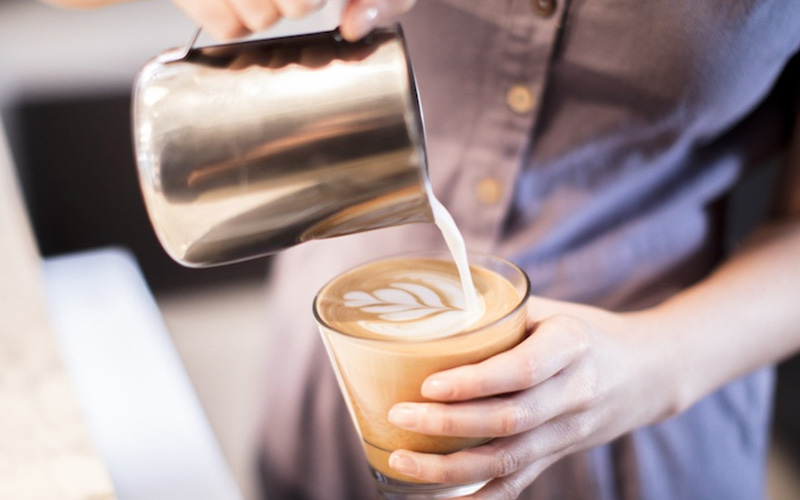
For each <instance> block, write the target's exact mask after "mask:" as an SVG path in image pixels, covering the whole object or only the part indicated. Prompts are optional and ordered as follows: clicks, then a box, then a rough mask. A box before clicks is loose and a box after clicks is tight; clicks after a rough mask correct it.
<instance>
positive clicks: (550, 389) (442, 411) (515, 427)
mask: <svg viewBox="0 0 800 500" xmlns="http://www.w3.org/2000/svg"><path fill="white" fill-rule="evenodd" d="M569 383H570V381H569V379H568V377H566V376H563V375H557V376H555V377H553V378H551V379H550V380H548V381H547V382H545V383H543V384H540V385H538V386H536V387H534V388H533V389H530V390H528V391H523V392H518V393H516V394H514V395H512V396H507V397H496V398H488V399H482V400H478V401H469V402H464V403H448V404H442V403H400V404H397V405H395V406H393V407H392V409H391V410H390V411H389V416H388V418H389V422H391V423H392V424H393V425H395V426H397V427H401V428H403V429H407V430H411V431H414V432H419V433H422V434H431V435H437V436H461V437H498V436H511V435H514V434H519V433H521V432H525V431H528V430H530V429H533V428H534V427H538V426H539V425H542V424H544V423H545V422H547V421H548V420H550V419H552V418H554V417H556V416H558V415H563V414H565V413H569V412H572V411H574V410H576V409H578V408H580V400H576V398H572V397H570V395H571V393H572V392H574V391H572V390H571V388H570V387H569Z"/></svg>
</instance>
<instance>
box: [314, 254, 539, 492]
mask: <svg viewBox="0 0 800 500" xmlns="http://www.w3.org/2000/svg"><path fill="white" fill-rule="evenodd" d="M470 263H471V264H472V265H471V266H470V274H471V277H472V280H473V282H474V286H475V290H476V292H477V301H476V302H477V304H473V305H472V307H470V308H467V307H466V303H465V298H464V297H465V296H464V293H463V289H462V286H461V283H462V282H461V279H460V278H459V273H458V270H457V269H456V266H455V265H454V264H453V263H452V262H451V261H449V260H445V259H438V258H426V257H403V258H395V259H387V260H382V261H377V262H372V263H369V264H365V265H363V266H361V267H358V268H356V269H353V270H351V271H348V272H346V273H344V274H342V275H340V276H339V277H337V278H335V279H334V280H333V281H331V282H330V283H328V284H327V285H326V286H325V287H323V288H322V290H320V292H319V294H318V295H317V298H316V300H315V304H314V311H315V314H316V318H317V322H318V323H319V326H320V331H321V333H322V337H323V340H324V341H325V345H326V347H327V349H328V352H329V354H330V356H331V360H332V361H333V365H334V368H335V371H336V373H337V377H338V379H339V384H340V386H341V388H342V391H343V393H344V395H345V399H346V401H347V404H348V408H349V410H350V413H351V416H352V417H353V419H354V421H355V423H356V427H357V428H358V430H359V432H360V434H361V437H362V439H363V441H364V448H365V451H366V454H367V459H368V461H369V463H370V466H371V467H372V469H373V471H374V472H375V473H376V474H378V475H382V476H385V477H389V478H393V479H396V480H400V481H406V482H414V481H415V480H414V479H412V478H410V477H407V476H403V475H402V474H398V473H397V472H395V471H394V470H392V469H391V468H390V467H389V466H388V457H389V455H390V454H391V452H392V451H393V450H395V449H398V448H404V449H411V450H416V451H424V452H429V453H450V452H453V451H457V450H459V449H463V448H467V447H471V446H475V445H477V444H480V443H482V442H485V441H486V440H487V439H489V438H490V437H491V436H486V437H485V438H461V437H442V436H428V435H424V434H419V433H414V432H409V431H405V430H402V429H399V428H397V427H394V426H393V425H391V424H390V423H389V422H388V420H387V415H388V413H389V409H390V408H391V407H392V406H393V405H394V404H396V403H399V402H403V401H424V400H425V399H424V398H423V397H422V395H421V393H420V389H421V387H422V382H423V381H424V380H425V378H426V377H427V376H428V375H431V374H432V373H435V372H437V371H441V370H445V369H448V368H453V367H456V366H461V365H466V364H470V363H476V362H479V361H482V360H484V359H486V358H488V357H490V356H492V355H494V354H497V353H499V352H502V351H504V350H507V349H509V348H511V347H513V346H514V345H516V344H517V343H519V342H520V341H521V340H522V339H523V338H524V336H525V331H526V330H525V307H524V305H523V303H524V300H525V298H526V297H527V293H528V282H527V278H526V277H525V275H524V274H523V273H522V272H521V271H519V270H518V269H517V268H516V267H514V266H513V265H512V264H510V263H508V262H506V261H503V260H501V259H496V258H493V257H488V256H471V257H470Z"/></svg>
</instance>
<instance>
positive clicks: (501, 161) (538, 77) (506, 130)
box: [452, 0, 559, 251]
mask: <svg viewBox="0 0 800 500" xmlns="http://www.w3.org/2000/svg"><path fill="white" fill-rule="evenodd" d="M529 2H530V0H515V1H513V2H512V4H513V5H514V9H513V10H514V12H513V13H512V14H510V15H509V17H508V18H507V20H508V24H507V25H506V26H504V27H503V30H504V31H503V33H502V34H500V35H499V36H500V37H501V38H499V39H498V47H497V54H496V56H497V59H496V62H495V65H494V67H492V68H486V71H487V75H488V76H487V83H486V87H485V94H484V95H485V96H486V99H487V101H486V104H485V106H484V110H483V111H482V113H481V115H480V117H479V119H478V122H477V123H476V125H475V129H474V131H473V134H472V138H473V140H471V141H470V143H469V145H468V148H467V150H466V151H465V155H464V159H463V161H462V166H463V167H462V170H461V175H460V177H459V180H458V184H457V187H456V191H457V192H459V193H461V195H459V196H457V197H455V198H454V199H453V200H452V201H453V203H452V204H453V208H454V210H453V212H454V214H459V215H461V217H459V216H458V215H456V217H457V220H458V223H459V226H460V227H462V230H463V231H464V232H465V233H466V234H467V236H468V238H469V241H470V245H471V247H472V248H475V249H476V250H480V251H489V250H490V249H491V248H493V246H494V245H495V244H496V242H497V238H498V237H499V236H500V231H501V230H502V226H503V221H504V220H505V218H506V216H507V213H508V210H509V207H510V206H511V203H512V199H513V185H514V180H515V179H516V177H517V175H518V173H519V170H520V168H521V162H522V157H523V155H524V154H525V151H526V150H527V144H528V141H529V138H530V136H531V134H532V130H533V127H534V124H535V121H536V118H537V115H538V109H539V106H538V104H539V98H540V95H541V92H542V90H543V88H544V81H545V78H546V75H547V69H548V66H549V58H550V55H551V52H552V48H553V45H554V42H555V40H556V37H557V35H558V31H559V22H558V19H557V18H555V17H554V18H553V19H548V20H546V21H543V20H542V19H541V18H539V17H538V16H533V15H531V10H530V3H529ZM554 5H556V4H554ZM466 193H471V196H470V195H468V194H467V195H466V196H465V195H464V194H466Z"/></svg>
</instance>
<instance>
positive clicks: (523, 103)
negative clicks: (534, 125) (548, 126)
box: [506, 85, 536, 115]
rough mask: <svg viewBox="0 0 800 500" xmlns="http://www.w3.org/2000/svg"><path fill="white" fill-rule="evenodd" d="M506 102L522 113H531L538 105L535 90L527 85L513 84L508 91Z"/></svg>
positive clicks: (512, 108)
mask: <svg viewBox="0 0 800 500" xmlns="http://www.w3.org/2000/svg"><path fill="white" fill-rule="evenodd" d="M506 104H508V107H509V108H511V111H513V112H515V113H518V114H520V115H522V114H525V113H530V112H531V111H532V110H533V108H534V106H535V105H536V100H535V99H534V98H533V92H532V91H531V89H530V88H528V87H527V86H526V85H512V86H511V87H510V88H509V89H508V92H507V93H506Z"/></svg>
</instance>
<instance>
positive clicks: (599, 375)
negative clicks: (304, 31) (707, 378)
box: [389, 298, 681, 498]
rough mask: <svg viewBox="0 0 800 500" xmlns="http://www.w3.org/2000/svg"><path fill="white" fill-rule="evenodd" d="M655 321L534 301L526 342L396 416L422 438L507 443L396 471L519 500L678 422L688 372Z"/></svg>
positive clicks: (438, 384) (427, 458)
mask: <svg viewBox="0 0 800 500" xmlns="http://www.w3.org/2000/svg"><path fill="white" fill-rule="evenodd" d="M654 316H655V315H654V314H648V313H647V312H640V313H631V314H615V313H611V312H608V311H604V310H600V309H597V308H592V307H588V306H581V305H577V304H569V303H564V302H557V301H551V300H545V299H538V298H531V299H530V302H529V305H528V317H529V319H528V322H529V327H530V329H531V331H532V333H531V335H530V336H529V337H528V338H527V339H526V340H525V341H523V342H522V343H521V344H519V345H518V346H517V347H515V348H513V349H511V350H509V351H507V352H505V353H502V354H499V355H497V356H494V357H492V358H490V359H488V360H486V361H484V362H482V363H479V364H475V365H469V366H463V367H459V368H455V369H452V370H448V371H444V372H440V373H436V374H434V375H431V376H430V377H428V378H427V379H426V380H425V383H424V384H423V386H422V394H423V396H425V397H427V398H430V399H432V400H434V401H435V402H431V403H401V404H398V405H395V406H394V407H393V408H392V410H391V412H390V413H389V420H390V422H392V423H393V424H394V425H397V426H398V427H402V428H405V429H409V430H413V431H416V432H421V433H425V434H434V435H448V436H475V437H485V436H492V437H497V439H495V440H493V441H491V442H489V443H488V444H486V445H483V446H479V447H476V448H473V449H469V450H465V451H460V452H456V453H452V454H450V455H434V454H425V453H417V452H410V451H407V450H398V451H395V452H394V453H393V454H392V456H391V459H390V462H389V463H390V465H391V466H392V467H393V468H394V469H396V470H397V471H399V472H402V473H403V474H408V475H411V476H414V477H417V478H419V479H421V480H425V481H430V482H440V483H470V482H477V481H481V480H487V479H489V480H492V481H491V482H490V483H489V484H488V485H487V486H486V487H484V488H483V489H482V490H481V491H479V492H478V493H476V494H475V495H474V497H472V498H516V497H517V496H518V495H519V493H520V492H521V491H522V490H523V489H524V488H525V487H526V486H527V485H529V484H530V483H532V482H533V480H534V479H535V478H536V477H537V476H538V475H539V474H540V473H541V472H542V471H543V470H544V469H546V468H547V467H548V466H549V465H550V464H552V463H553V462H555V461H556V460H558V459H559V458H561V457H563V456H564V455H567V454H569V453H572V452H576V451H579V450H583V449H587V448H590V447H593V446H596V445H600V444H603V443H606V442H608V441H611V440H613V439H614V438H616V437H618V436H620V435H622V434H624V433H626V432H628V431H630V430H632V429H634V428H636V427H639V426H642V425H646V424H649V423H653V422H656V421H658V420H661V419H663V418H666V417H668V416H671V415H673V414H675V413H677V411H678V410H679V409H680V406H681V405H680V401H681V398H679V397H677V395H678V394H679V393H680V391H679V390H678V389H677V385H676V382H675V381H676V379H677V377H674V373H673V372H674V366H673V364H674V365H677V364H679V363H676V362H675V360H674V359H672V358H671V357H670V355H669V354H667V353H668V352H669V349H664V348H663V347H662V346H661V345H659V344H658V340H656V339H663V338H665V336H664V335H654V334H653V333H654V330H655V329H656V328H663V327H664V326H666V325H665V324H664V322H663V321H661V320H657V318H655V317H654ZM667 337H668V336H667ZM662 342H663V341H662Z"/></svg>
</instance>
